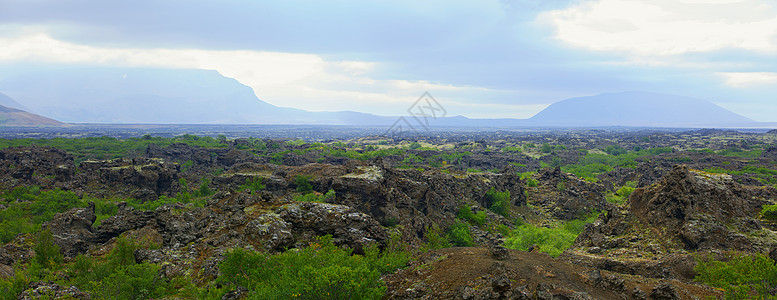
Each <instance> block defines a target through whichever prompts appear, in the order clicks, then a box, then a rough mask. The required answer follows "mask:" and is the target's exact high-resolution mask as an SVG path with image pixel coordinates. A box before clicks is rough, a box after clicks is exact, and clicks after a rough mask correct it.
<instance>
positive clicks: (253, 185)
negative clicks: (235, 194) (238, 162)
mask: <svg viewBox="0 0 777 300" xmlns="http://www.w3.org/2000/svg"><path fill="white" fill-rule="evenodd" d="M265 187H266V186H265V185H264V184H262V177H254V178H246V183H245V184H243V185H241V186H240V187H239V188H238V191H245V190H248V191H249V192H251V193H252V194H253V193H254V192H258V191H261V190H264V188H265Z"/></svg>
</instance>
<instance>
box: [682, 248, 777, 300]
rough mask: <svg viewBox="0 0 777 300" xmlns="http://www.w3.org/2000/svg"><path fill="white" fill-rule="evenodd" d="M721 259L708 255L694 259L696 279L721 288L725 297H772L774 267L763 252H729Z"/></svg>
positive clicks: (775, 281)
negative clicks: (748, 253)
mask: <svg viewBox="0 0 777 300" xmlns="http://www.w3.org/2000/svg"><path fill="white" fill-rule="evenodd" d="M729 258H730V260H728V261H726V262H723V261H717V260H714V259H712V258H711V257H709V256H708V257H703V258H697V264H696V267H695V268H694V271H696V273H697V274H696V278H695V279H696V281H699V282H702V283H704V284H707V285H710V286H714V287H718V288H722V289H724V290H725V291H726V299H753V298H754V297H753V294H756V295H757V296H758V297H757V298H758V299H767V298H768V299H772V295H771V294H770V291H772V290H774V289H775V288H777V266H775V264H774V261H772V260H771V259H770V258H768V257H766V256H765V255H763V254H755V255H752V256H751V255H742V254H738V255H732V256H731V257H729Z"/></svg>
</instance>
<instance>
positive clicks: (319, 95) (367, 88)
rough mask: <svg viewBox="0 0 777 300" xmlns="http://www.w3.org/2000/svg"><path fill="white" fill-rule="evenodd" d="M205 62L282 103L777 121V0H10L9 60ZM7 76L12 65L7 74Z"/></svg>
mask: <svg viewBox="0 0 777 300" xmlns="http://www.w3.org/2000/svg"><path fill="white" fill-rule="evenodd" d="M30 62H32V63H51V64H69V65H73V64H77V65H81V64H91V65H107V66H143V67H149V66H151V67H166V68H201V69H213V70H217V71H219V72H220V73H221V74H223V75H224V76H227V77H232V78H235V79H237V80H238V81H240V82H241V83H243V84H246V85H248V86H251V87H252V88H253V89H254V92H255V93H256V95H257V96H258V97H259V98H260V99H262V100H264V101H266V102H269V103H271V104H274V105H278V106H286V107H295V108H302V109H307V110H312V111H339V110H352V111H362V112H369V113H375V114H381V115H402V114H403V113H404V111H405V109H406V108H407V107H408V106H409V105H411V104H412V103H413V101H414V100H415V99H416V98H417V97H419V96H421V94H423V93H424V92H425V91H428V92H429V93H431V94H432V95H433V96H434V97H435V98H437V100H438V101H439V102H440V104H441V105H443V106H444V107H445V108H446V109H447V111H448V115H464V116H467V117H475V118H498V117H512V118H527V117H530V116H532V115H534V114H535V113H537V112H538V111H540V110H542V109H543V108H545V107H547V106H548V105H549V104H551V103H553V102H556V101H560V100H563V99H566V98H571V97H577V96H587V95H594V94H599V93H605V92H619V91H635V90H638V91H652V92H663V93H671V94H678V95H683V96H691V97H697V98H702V99H707V100H710V101H713V102H715V103H716V104H718V105H720V106H723V107H725V108H728V109H730V110H732V111H734V112H737V113H740V114H742V115H744V116H746V117H749V118H752V119H754V120H757V121H777V101H775V96H776V95H777V2H775V1H773V0H744V1H738V0H631V1H627V0H576V1H572V0H516V1H509V0H505V1H489V0H478V1H455V0H454V1H451V0H446V1H442V0H441V1H437V0H434V1H430V0H409V1H405V0H392V1H365V0H354V1H297V0H282V1H196V0H186V1H161V0H153V1H148V0H136V1H109V0H90V1H86V0H70V1H62V0H0V68H2V67H3V66H6V67H9V66H18V65H20V64H25V63H30ZM0 79H1V78H0Z"/></svg>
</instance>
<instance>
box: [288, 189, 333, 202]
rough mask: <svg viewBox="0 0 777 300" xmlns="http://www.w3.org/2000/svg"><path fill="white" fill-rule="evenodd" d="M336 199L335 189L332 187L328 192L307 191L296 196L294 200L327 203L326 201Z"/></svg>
mask: <svg viewBox="0 0 777 300" xmlns="http://www.w3.org/2000/svg"><path fill="white" fill-rule="evenodd" d="M334 199H335V191H334V190H331V189H330V190H329V191H327V192H326V194H319V195H316V193H307V194H302V195H299V196H294V201H299V202H320V203H325V202H332V200H334Z"/></svg>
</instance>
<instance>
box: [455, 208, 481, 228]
mask: <svg viewBox="0 0 777 300" xmlns="http://www.w3.org/2000/svg"><path fill="white" fill-rule="evenodd" d="M456 216H457V217H458V218H459V219H462V220H464V221H467V222H470V223H472V224H475V225H478V226H481V225H483V224H486V212H485V211H483V210H481V211H479V212H477V213H473V212H472V207H470V206H469V205H466V204H465V205H462V206H461V207H459V212H458V213H457V214H456Z"/></svg>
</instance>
